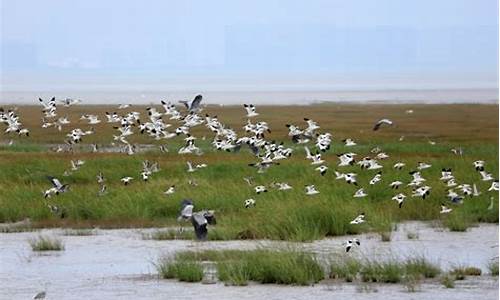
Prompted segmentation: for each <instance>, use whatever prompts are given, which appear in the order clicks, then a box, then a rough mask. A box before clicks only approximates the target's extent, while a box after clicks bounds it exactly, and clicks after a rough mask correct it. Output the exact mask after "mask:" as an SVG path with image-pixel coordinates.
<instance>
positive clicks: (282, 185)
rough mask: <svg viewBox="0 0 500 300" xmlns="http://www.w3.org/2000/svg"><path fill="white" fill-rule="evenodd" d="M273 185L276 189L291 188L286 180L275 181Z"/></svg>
mask: <svg viewBox="0 0 500 300" xmlns="http://www.w3.org/2000/svg"><path fill="white" fill-rule="evenodd" d="M274 186H276V187H277V188H278V191H286V190H291V189H292V186H290V185H289V184H288V183H286V182H275V183H274Z"/></svg>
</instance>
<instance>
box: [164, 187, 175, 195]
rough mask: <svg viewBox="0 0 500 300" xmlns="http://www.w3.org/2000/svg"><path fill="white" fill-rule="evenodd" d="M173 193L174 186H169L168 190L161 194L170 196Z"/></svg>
mask: <svg viewBox="0 0 500 300" xmlns="http://www.w3.org/2000/svg"><path fill="white" fill-rule="evenodd" d="M173 193H175V185H171V186H169V187H168V189H167V190H166V191H164V192H163V194H165V195H172V194H173Z"/></svg>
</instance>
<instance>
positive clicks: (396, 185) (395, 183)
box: [389, 180, 403, 190]
mask: <svg viewBox="0 0 500 300" xmlns="http://www.w3.org/2000/svg"><path fill="white" fill-rule="evenodd" d="M402 184H403V183H402V182H401V181H399V180H396V181H393V182H391V183H390V184H389V186H390V187H391V189H395V190H397V189H398V188H399V186H400V185H402Z"/></svg>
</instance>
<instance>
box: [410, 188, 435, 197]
mask: <svg viewBox="0 0 500 300" xmlns="http://www.w3.org/2000/svg"><path fill="white" fill-rule="evenodd" d="M430 193H431V187H430V186H427V185H425V186H421V187H419V188H417V189H415V190H414V191H413V194H412V195H411V196H412V197H422V199H425V197H426V196H429V195H430Z"/></svg>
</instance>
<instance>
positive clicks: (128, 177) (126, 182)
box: [120, 176, 134, 185]
mask: <svg viewBox="0 0 500 300" xmlns="http://www.w3.org/2000/svg"><path fill="white" fill-rule="evenodd" d="M132 179H134V178H133V177H130V176H127V177H123V178H122V179H120V181H121V182H123V184H124V185H128V184H129V183H130V181H131V180H132Z"/></svg>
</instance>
